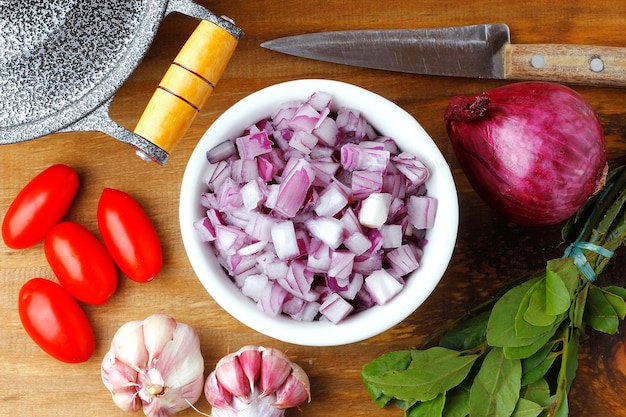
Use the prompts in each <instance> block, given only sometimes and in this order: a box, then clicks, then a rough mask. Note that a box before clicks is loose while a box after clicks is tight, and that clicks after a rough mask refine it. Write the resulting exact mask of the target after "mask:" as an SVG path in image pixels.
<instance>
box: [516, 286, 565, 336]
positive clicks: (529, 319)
mask: <svg viewBox="0 0 626 417" xmlns="http://www.w3.org/2000/svg"><path fill="white" fill-rule="evenodd" d="M546 279H547V276H546ZM546 279H542V280H540V281H538V282H537V284H535V285H533V287H532V288H531V289H530V290H529V291H528V293H527V294H528V305H527V306H526V308H525V310H524V311H523V315H522V319H523V321H525V322H526V323H528V324H529V325H530V326H526V327H530V328H535V329H537V331H539V332H540V333H539V334H543V333H545V332H546V331H547V330H549V329H550V328H551V327H552V325H553V324H554V322H556V314H549V313H547V307H546V300H547V298H548V295H547V289H546ZM520 313H521V308H520ZM520 322H521V320H520V319H518V320H517V324H518V325H517V328H516V330H517V336H518V337H523V336H522V334H521V333H520V331H521V329H522V328H523V325H522V323H520ZM544 329H545V330H544ZM526 330H527V331H528V329H526Z"/></svg>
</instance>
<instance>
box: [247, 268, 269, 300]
mask: <svg viewBox="0 0 626 417" xmlns="http://www.w3.org/2000/svg"><path fill="white" fill-rule="evenodd" d="M268 281H269V280H268V278H267V276H266V275H263V274H255V275H248V276H247V277H246V278H245V280H244V282H243V285H242V286H241V293H242V294H243V295H245V296H246V297H250V298H252V299H253V300H254V301H259V300H260V299H261V294H263V290H264V289H265V287H266V286H267V283H268Z"/></svg>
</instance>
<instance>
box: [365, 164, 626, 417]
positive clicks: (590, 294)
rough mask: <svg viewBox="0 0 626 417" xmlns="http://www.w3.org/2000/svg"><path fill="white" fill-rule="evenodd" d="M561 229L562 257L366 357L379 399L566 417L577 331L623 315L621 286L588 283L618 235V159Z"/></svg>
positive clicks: (461, 410) (414, 414)
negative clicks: (415, 336) (462, 314)
mask: <svg viewBox="0 0 626 417" xmlns="http://www.w3.org/2000/svg"><path fill="white" fill-rule="evenodd" d="M562 236H563V241H564V244H567V245H568V246H567V249H566V251H565V254H564V256H563V258H560V259H553V260H550V261H548V262H547V265H546V269H545V270H544V271H542V272H541V273H538V274H537V275H536V276H534V277H532V278H530V279H523V280H522V281H521V283H520V282H519V281H518V282H516V283H515V284H512V285H511V286H509V287H508V288H506V289H503V291H502V292H501V294H502V295H501V296H498V297H494V299H493V300H492V301H493V302H492V303H490V304H489V305H488V306H487V307H486V308H487V311H484V310H485V309H486V308H485V306H479V307H477V309H476V313H475V314H474V315H473V316H472V317H471V318H469V319H467V320H465V321H459V322H458V323H456V326H455V327H452V328H451V329H447V330H446V331H447V332H446V333H445V334H444V335H443V336H442V338H441V339H440V342H439V345H438V346H435V347H430V348H427V349H424V350H421V349H408V350H402V351H395V352H390V353H386V354H384V355H382V356H380V357H378V358H376V359H374V360H373V361H372V362H370V363H368V364H367V365H365V366H364V367H363V369H362V372H361V377H362V380H363V382H364V384H365V387H366V389H367V391H368V393H369V394H370V396H371V398H372V399H373V400H374V401H375V402H376V403H377V404H378V406H380V407H383V406H385V405H387V404H389V403H391V402H394V403H395V404H396V405H397V406H398V407H400V408H401V409H402V410H404V415H405V416H406V417H418V416H420V417H434V416H445V417H466V416H470V417H483V416H490V417H508V416H515V417H538V416H542V417H543V416H545V417H566V416H567V415H568V412H569V409H568V398H567V396H568V392H569V390H570V387H571V385H572V381H573V380H574V377H575V375H576V371H577V368H578V348H579V342H580V340H581V338H583V337H585V335H586V331H587V329H588V328H591V329H594V330H597V331H601V332H605V333H608V334H615V333H617V331H618V327H619V324H620V320H623V319H624V316H625V315H626V301H625V299H626V289H624V288H621V287H616V286H607V287H599V286H598V285H596V278H597V276H598V275H599V274H600V273H601V272H602V270H603V269H604V268H605V266H606V264H607V263H608V261H609V260H610V258H611V255H612V254H613V252H614V251H615V250H616V249H617V248H618V247H619V246H621V245H622V244H623V243H624V239H625V238H626V166H622V167H619V168H617V169H615V170H613V171H611V172H610V173H609V175H608V176H607V180H606V185H605V187H604V188H603V190H602V191H601V192H599V193H596V194H595V195H594V196H593V197H591V198H590V199H589V201H587V203H586V204H585V205H584V206H583V207H582V208H581V209H580V210H579V211H578V212H577V213H576V214H575V215H574V216H573V217H572V218H571V219H570V220H569V221H568V222H567V223H566V225H565V226H564V228H563V232H562ZM494 303H495V304H494ZM488 307H491V308H490V309H488Z"/></svg>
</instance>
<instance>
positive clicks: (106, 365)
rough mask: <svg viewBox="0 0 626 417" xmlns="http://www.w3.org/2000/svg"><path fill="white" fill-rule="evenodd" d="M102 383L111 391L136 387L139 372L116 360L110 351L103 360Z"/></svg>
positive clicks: (101, 369)
mask: <svg viewBox="0 0 626 417" xmlns="http://www.w3.org/2000/svg"><path fill="white" fill-rule="evenodd" d="M100 375H101V376H102V382H103V383H104V386H105V387H106V388H107V389H108V390H109V391H115V390H120V389H127V388H128V387H135V386H136V385H137V384H136V382H135V381H136V380H137V371H135V370H134V369H132V368H131V367H130V366H128V365H126V364H125V363H123V362H120V361H118V360H117V359H115V355H114V354H113V351H112V350H109V351H108V352H107V354H106V355H104V358H103V360H102V366H101V368H100Z"/></svg>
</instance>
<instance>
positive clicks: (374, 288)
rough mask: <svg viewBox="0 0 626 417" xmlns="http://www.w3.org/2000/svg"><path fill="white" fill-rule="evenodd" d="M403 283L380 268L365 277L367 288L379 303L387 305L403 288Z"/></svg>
mask: <svg viewBox="0 0 626 417" xmlns="http://www.w3.org/2000/svg"><path fill="white" fill-rule="evenodd" d="M402 287H403V284H402V283H401V282H400V281H398V280H397V279H395V278H394V277H393V276H392V275H391V274H390V273H389V272H388V271H386V270H384V269H380V270H378V271H374V272H372V273H371V274H370V275H369V276H368V277H367V278H365V288H366V289H367V292H369V293H370V295H371V296H372V298H373V299H374V300H375V301H376V304H378V305H385V304H387V302H388V301H389V300H391V299H392V298H393V297H395V296H396V294H398V293H399V292H400V291H401V290H402Z"/></svg>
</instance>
